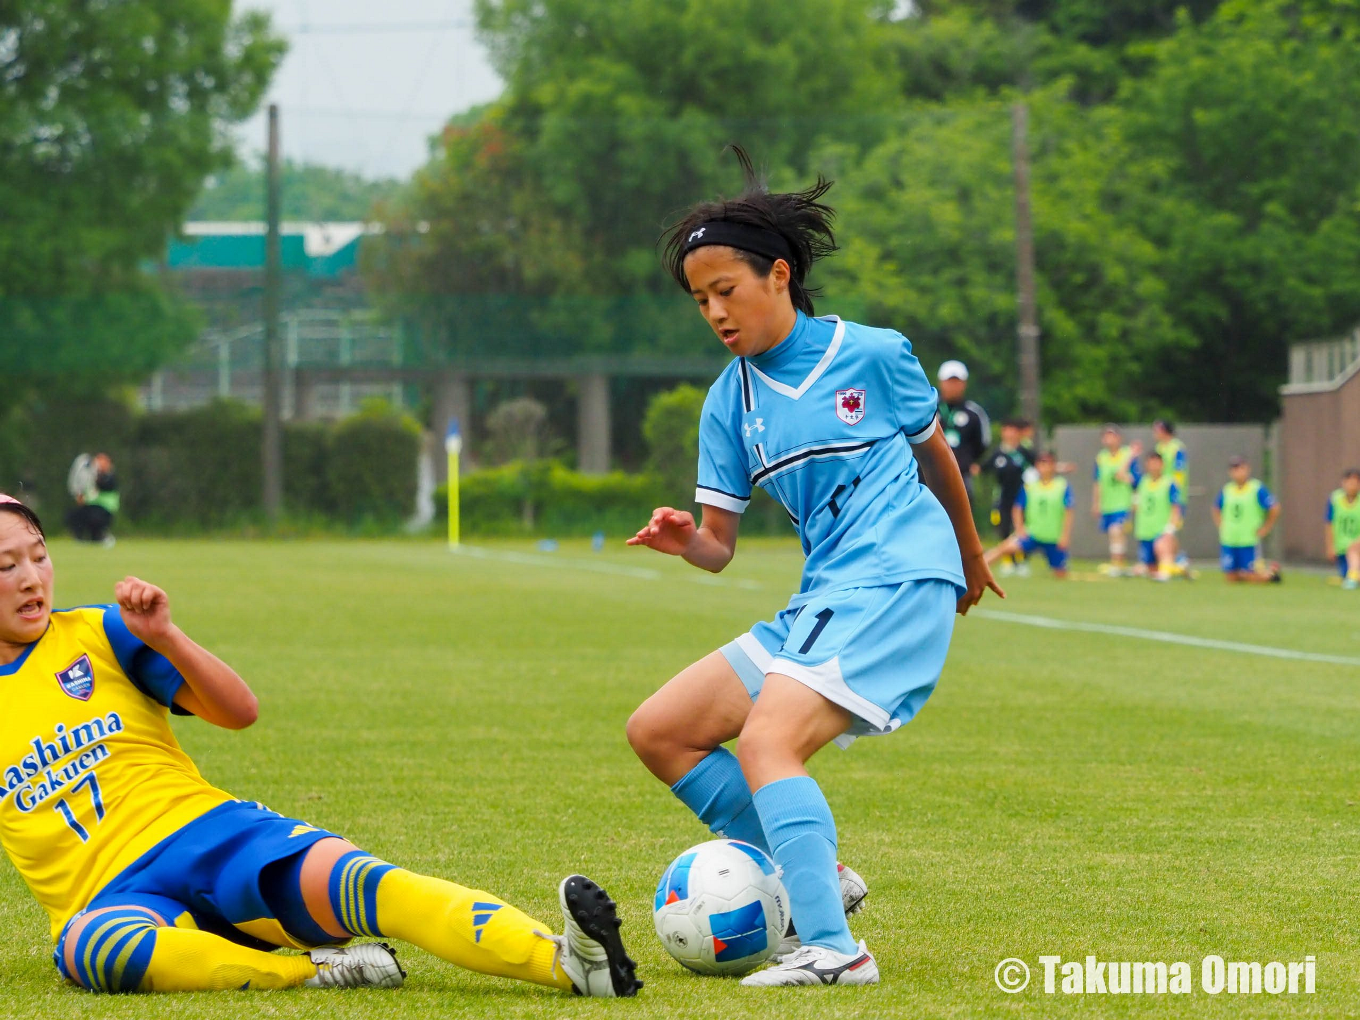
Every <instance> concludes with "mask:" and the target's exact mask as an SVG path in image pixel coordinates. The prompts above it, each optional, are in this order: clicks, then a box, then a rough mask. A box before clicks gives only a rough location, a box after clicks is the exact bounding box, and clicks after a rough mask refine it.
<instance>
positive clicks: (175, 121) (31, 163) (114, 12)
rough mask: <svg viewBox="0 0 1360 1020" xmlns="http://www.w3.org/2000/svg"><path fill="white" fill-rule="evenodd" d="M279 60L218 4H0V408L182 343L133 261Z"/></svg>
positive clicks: (163, 302)
mask: <svg viewBox="0 0 1360 1020" xmlns="http://www.w3.org/2000/svg"><path fill="white" fill-rule="evenodd" d="M283 51H284V44H283V42H282V41H281V40H280V39H278V38H277V37H275V36H274V35H273V34H272V33H271V31H270V28H269V21H268V18H267V17H266V16H265V15H263V14H260V13H246V14H243V15H241V16H239V17H236V18H233V17H232V10H231V3H230V2H229V0H179V2H177V3H174V4H165V3H161V2H157V0H125V2H122V3H118V4H90V3H85V2H79V0H13V2H10V3H7V4H4V5H2V6H0V208H3V209H5V210H7V213H8V215H7V217H6V221H5V229H4V230H2V231H0V376H3V377H4V378H5V383H6V384H5V386H3V387H0V401H4V400H15V399H17V398H19V397H21V396H22V394H23V392H24V389H25V388H26V387H27V386H31V385H33V384H37V383H47V384H49V385H51V384H60V385H63V386H67V387H70V386H73V385H81V384H84V385H88V386H91V387H94V386H104V385H107V384H109V383H111V382H117V381H119V380H133V379H137V378H139V377H141V376H143V375H144V374H145V373H146V372H147V371H149V370H150V369H151V368H153V367H155V365H157V364H158V363H160V362H161V361H162V360H163V359H164V358H165V357H167V356H168V355H169V354H170V353H171V352H172V351H173V350H174V349H176V348H177V347H178V346H179V345H181V344H183V343H184V342H185V341H186V340H187V339H188V338H189V337H190V336H191V335H192V334H191V322H192V319H191V318H190V317H189V315H188V314H187V313H186V312H185V310H184V309H183V307H182V306H180V305H179V304H178V303H177V302H176V301H174V300H173V299H172V298H170V297H168V296H167V295H166V294H165V292H163V291H162V290H161V288H160V287H159V286H158V285H157V284H156V282H155V280H154V279H153V278H151V277H149V276H148V275H147V274H145V272H144V271H143V270H142V268H141V265H142V263H143V262H144V261H145V260H148V259H153V258H155V257H157V256H158V255H159V254H160V252H161V251H162V250H163V248H164V244H165V238H166V236H167V235H168V234H169V233H170V232H171V231H172V230H173V229H174V228H175V226H176V225H177V224H178V223H179V221H180V219H181V217H182V215H183V213H184V210H185V209H187V208H188V206H189V204H190V202H191V201H192V200H193V197H194V195H195V194H196V193H197V192H198V189H199V187H200V185H201V184H202V181H203V179H204V177H205V176H206V175H208V174H209V173H211V172H212V171H214V170H217V169H219V168H221V167H222V166H225V165H226V164H227V163H228V161H229V159H230V145H229V137H228V134H227V130H226V128H227V126H228V125H229V124H230V123H231V122H232V121H236V120H239V119H241V118H243V117H245V116H247V115H248V114H249V113H250V112H251V111H252V110H253V109H254V108H255V106H256V105H257V104H258V102H259V98H260V96H261V95H262V94H263V91H264V89H265V87H266V85H267V83H268V81H269V78H270V76H271V75H272V73H273V71H274V69H275V67H276V66H277V64H278V62H279V60H280V58H281V56H282V54H283Z"/></svg>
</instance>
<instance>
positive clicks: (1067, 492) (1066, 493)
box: [1063, 485, 1072, 506]
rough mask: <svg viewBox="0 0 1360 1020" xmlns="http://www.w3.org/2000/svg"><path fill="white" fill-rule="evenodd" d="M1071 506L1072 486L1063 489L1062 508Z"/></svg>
mask: <svg viewBox="0 0 1360 1020" xmlns="http://www.w3.org/2000/svg"><path fill="white" fill-rule="evenodd" d="M1071 505H1072V486H1070V485H1068V486H1064V487H1063V506H1071Z"/></svg>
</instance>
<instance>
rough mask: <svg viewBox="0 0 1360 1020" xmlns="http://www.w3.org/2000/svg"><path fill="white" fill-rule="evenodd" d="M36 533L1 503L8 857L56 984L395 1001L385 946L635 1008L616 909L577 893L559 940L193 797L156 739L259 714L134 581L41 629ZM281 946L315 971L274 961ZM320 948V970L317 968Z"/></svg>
mask: <svg viewBox="0 0 1360 1020" xmlns="http://www.w3.org/2000/svg"><path fill="white" fill-rule="evenodd" d="M52 587H53V570H52V562H51V560H50V559H49V558H48V555H47V544H46V540H45V538H44V536H43V531H42V525H41V523H40V522H39V520H38V518H37V517H36V516H35V515H34V514H33V513H32V512H31V511H30V510H29V509H28V508H27V507H24V506H22V505H21V504H19V503H18V502H17V501H15V500H13V499H10V498H9V497H8V496H0V677H3V678H4V680H5V692H6V693H5V711H4V713H3V714H0V769H3V771H2V772H0V841H3V844H4V847H5V852H6V853H7V854H8V855H9V858H10V860H11V861H13V863H14V866H15V867H16V868H17V869H18V870H19V874H20V875H22V876H23V878H24V881H25V882H27V883H28V887H29V889H30V890H31V891H32V892H33V895H34V896H35V897H36V898H37V900H38V902H39V903H41V904H42V906H43V908H44V909H45V910H46V911H47V914H48V917H49V918H50V919H51V924H52V936H53V938H54V939H56V940H57V947H56V951H55V953H54V954H53V960H54V962H55V963H56V966H57V969H58V970H59V971H60V972H61V973H62V975H63V976H65V977H66V978H68V979H69V980H71V981H74V982H76V983H77V984H79V985H82V986H83V987H85V988H88V989H91V990H93V991H100V992H133V991H142V992H153V991H154V992H169V991H211V990H215V989H241V988H251V989H255V988H289V987H294V986H297V985H306V986H309V987H314V988H325V987H342V988H343V987H353V986H359V985H370V986H378V987H388V988H391V987H396V986H398V985H400V984H401V983H402V980H403V979H404V978H405V976H406V975H405V973H404V972H403V971H402V969H401V968H400V967H399V966H398V965H397V960H396V956H395V954H394V953H393V951H392V950H391V949H390V948H389V947H388V946H386V945H385V944H382V943H373V942H369V943H362V944H357V945H352V946H348V947H344V944H345V943H346V942H348V941H349V939H350V938H351V937H352V936H355V935H362V936H367V937H370V938H379V937H383V936H390V937H393V938H400V939H405V940H406V941H408V942H412V943H414V944H415V945H417V946H420V947H421V948H422V949H425V950H428V951H429V952H431V953H434V954H435V955H436V956H440V957H442V958H444V959H445V960H448V961H450V962H451V963H456V964H458V965H459V966H462V967H467V968H469V969H470V970H476V971H481V972H482V973H485V974H497V975H501V976H504V977H513V978H519V979H521V980H524V981H532V982H534V983H537V984H541V985H548V986H550V987H554V988H559V989H562V990H564V991H567V990H575V991H577V992H580V993H582V994H585V995H601V996H615V995H632V994H634V993H635V992H636V990H637V989H638V988H639V987H641V983H640V982H638V981H637V980H636V978H635V977H634V974H633V970H634V967H633V962H632V961H631V960H630V959H628V957H627V955H626V954H625V952H624V949H623V944H622V942H621V941H620V939H619V934H618V925H619V919H618V916H617V915H616V913H615V910H614V904H613V902H612V901H611V900H610V899H609V897H608V896H607V895H606V894H605V892H604V890H602V889H601V888H600V887H599V886H597V885H595V884H594V883H593V882H591V881H590V880H588V879H586V878H584V877H582V876H580V875H572V876H570V877H569V878H567V879H565V880H564V881H563V882H562V884H561V886H560V888H559V892H558V897H559V900H560V902H561V905H562V911H563V914H564V915H565V934H564V935H560V936H555V935H553V934H551V932H550V931H549V929H548V928H547V926H546V925H543V924H540V923H539V922H538V921H535V920H533V919H532V918H530V917H528V916H526V915H525V914H523V913H521V912H520V911H518V910H516V909H515V908H514V907H512V906H509V905H508V904H506V903H505V902H504V901H502V900H499V899H497V898H496V897H495V896H492V895H490V894H489V893H484V892H478V891H476V890H473V889H466V888H464V887H463V886H459V885H454V884H453V883H451V882H445V881H443V880H442V879H438V878H427V877H426V876H424V875H417V874H414V873H413V872H410V871H405V870H403V869H401V868H398V867H395V866H393V865H391V864H388V863H386V862H384V861H381V860H379V859H378V858H376V857H371V856H369V855H368V854H366V853H364V852H363V851H361V850H359V849H358V848H357V847H355V846H353V845H352V844H350V843H349V842H347V841H346V840H344V839H342V838H341V837H339V836H337V835H335V834H334V833H331V832H326V831H324V830H322V829H318V828H315V827H314V826H311V825H309V824H307V823H306V822H302V821H298V820H297V819H293V818H285V817H283V816H282V815H279V814H276V813H275V812H273V811H269V810H267V809H266V808H264V807H262V806H261V805H259V804H255V803H249V802H246V801H240V800H236V799H235V798H233V797H232V796H231V795H230V794H228V793H224V792H223V791H221V790H218V789H215V788H214V787H212V786H211V785H209V784H208V782H207V781H206V780H205V779H204V778H203V777H202V776H201V775H199V772H198V769H196V768H195V767H194V764H193V762H192V761H190V760H189V757H188V756H187V755H186V754H185V753H184V751H183V750H181V749H180V746H179V743H178V742H177V741H176V740H175V736H174V733H173V732H172V731H171V729H170V725H169V714H170V711H171V710H173V711H175V712H177V713H180V714H192V715H196V716H198V717H199V718H201V719H203V720H205V721H207V722H210V723H213V724H215V725H217V726H222V727H224V728H226V729H242V728H244V727H246V726H249V725H250V724H251V723H253V722H254V721H255V718H256V714H257V711H258V706H257V702H256V699H255V695H254V694H253V693H251V691H250V688H249V687H247V686H246V684H245V681H243V680H242V679H241V678H240V677H239V676H237V675H236V673H235V672H234V671H233V670H232V669H231V667H230V666H228V665H227V664H226V663H224V662H222V661H221V660H220V659H218V658H217V657H216V656H214V655H212V654H211V653H210V652H207V651H205V650H204V649H203V648H201V647H200V646H198V645H197V644H195V643H194V642H193V641H191V640H190V639H189V638H188V637H187V636H185V634H184V632H183V631H181V630H180V629H179V628H178V627H176V626H175V625H174V624H173V623H172V622H171V619H170V604H169V600H168V599H167V598H166V595H165V592H163V591H161V590H160V589H159V588H157V587H155V586H154V585H151V584H148V583H146V582H145V581H141V580H138V579H137V578H133V577H129V578H127V579H125V580H123V581H121V582H119V584H118V585H117V586H116V588H115V596H116V598H117V601H118V604H117V605H109V606H87V607H83V608H80V609H69V610H58V611H54V610H53V609H52V608H51V607H52ZM278 946H287V947H293V948H296V949H310V951H309V952H306V953H303V954H302V955H279V956H275V955H272V954H271V953H270V952H267V951H266V950H269V949H273V948H274V947H278ZM313 947H315V948H313Z"/></svg>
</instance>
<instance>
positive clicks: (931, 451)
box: [628, 150, 1001, 986]
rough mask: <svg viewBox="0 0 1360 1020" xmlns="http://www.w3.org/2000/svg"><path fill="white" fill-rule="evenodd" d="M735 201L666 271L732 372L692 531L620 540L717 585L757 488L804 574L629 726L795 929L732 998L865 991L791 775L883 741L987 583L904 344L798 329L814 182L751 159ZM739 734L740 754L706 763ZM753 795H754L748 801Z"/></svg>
mask: <svg viewBox="0 0 1360 1020" xmlns="http://www.w3.org/2000/svg"><path fill="white" fill-rule="evenodd" d="M737 155H738V158H739V159H740V161H741V163H742V167H743V169H744V170H745V171H746V177H747V187H746V190H745V191H744V193H743V194H742V195H741V197H739V198H737V199H734V200H731V201H724V202H708V203H703V204H701V205H699V206H697V207H695V208H694V209H693V210H692V211H691V212H690V214H689V215H688V216H687V217H686V218H685V219H684V220H683V221H682V222H681V223H679V224H677V225H676V226H675V227H674V228H672V230H671V231H670V235H669V240H668V244H667V247H666V261H667V264H668V268H669V269H670V271H671V273H672V275H673V276H674V277H675V279H676V281H677V282H678V283H680V285H681V286H682V287H684V288H685V290H687V291H689V292H690V293H691V294H692V295H693V297H694V299H695V301H697V302H698V305H699V311H700V312H701V313H702V314H703V316H704V318H705V319H706V320H707V322H708V324H709V325H710V326H711V327H712V328H713V330H714V332H716V333H717V334H718V337H719V339H721V340H722V342H723V344H724V345H726V347H727V348H728V350H730V351H731V352H732V353H733V354H735V355H736V358H735V359H734V360H733V361H732V362H731V364H729V365H728V366H727V368H726V369H725V370H724V371H723V373H722V375H721V376H719V378H718V380H717V382H715V383H714V384H713V386H712V388H711V389H710V390H709V392H708V398H707V400H706V401H705V403H704V409H703V416H702V419H701V422H700V426H699V447H700V450H699V489H698V492H697V494H696V496H695V499H696V502H698V503H700V504H702V505H703V521H702V524H701V525H698V526H696V524H695V521H694V517H693V516H692V515H691V514H689V513H688V512H685V511H682V510H676V509H673V508H671V507H661V508H659V509H657V510H656V511H655V512H654V513H653V515H652V518H651V520H650V521H649V522H648V523H647V525H646V526H645V527H644V528H642V530H640V531H639V532H638V533H637V535H636V536H635V537H634V538H632V539H629V544H630V545H645V546H649V547H651V548H653V549H656V550H658V551H660V552H664V553H669V554H672V555H678V556H683V557H684V558H685V559H686V560H687V561H689V562H690V563H692V564H694V565H695V566H697V567H701V568H703V569H705V570H709V571H713V572H715V573H716V572H718V571H720V570H722V569H723V568H724V567H725V566H727V564H728V563H729V562H730V561H731V559H732V556H733V553H734V551H735V549H736V543H737V527H738V523H739V522H740V520H741V514H742V512H743V511H744V510H745V509H746V507H747V506H748V504H749V502H750V498H751V490H752V486H754V485H759V486H761V487H762V488H764V489H765V491H766V492H768V493H769V494H770V495H771V496H773V497H774V498H775V499H776V500H778V501H779V502H780V503H781V504H783V506H784V509H785V510H786V511H787V512H788V515H789V518H790V519H791V520H792V521H793V524H794V527H795V528H796V529H797V531H798V536H799V538H800V539H801V540H802V545H803V552H804V554H805V555H806V557H807V559H806V564H805V566H804V568H803V577H802V584H801V586H800V588H799V591H798V594H796V595H794V596H793V598H792V599H791V600H790V601H789V604H788V606H787V608H785V609H783V610H781V611H780V612H779V613H778V614H777V615H776V616H775V618H774V619H773V620H771V621H768V622H765V623H758V624H756V625H755V626H754V627H753V628H752V629H751V630H750V632H749V633H746V634H743V635H742V636H741V637H739V638H737V639H736V640H735V641H733V642H731V643H730V644H728V645H725V646H724V647H723V648H721V649H720V650H718V651H716V652H713V653H711V654H709V655H708V656H706V657H705V658H703V659H701V660H699V661H698V662H696V663H694V664H693V665H691V666H690V667H689V668H687V669H685V670H684V671H683V672H681V673H680V674H679V675H678V676H676V677H675V678H674V679H672V680H671V681H670V682H669V683H667V684H666V685H665V686H664V687H662V688H661V690H659V691H658V692H657V693H656V694H654V695H652V697H651V698H649V699H648V700H647V701H646V702H645V703H644V704H643V705H642V706H641V707H640V708H638V710H637V711H636V712H635V713H634V714H633V716H632V718H631V719H630V720H629V722H628V739H629V742H630V743H631V744H632V746H633V749H634V750H635V751H636V752H637V754H638V756H639V757H640V758H641V759H642V761H643V763H644V764H645V765H646V766H647V767H648V768H649V769H650V770H651V771H652V773H653V774H654V775H656V776H657V778H659V779H661V780H662V781H663V782H665V783H666V784H667V785H668V786H669V787H670V788H671V790H672V792H674V793H675V795H676V796H677V797H678V798H679V799H680V800H681V801H682V802H683V803H684V804H685V805H686V806H687V807H689V808H690V809H691V810H692V811H694V813H695V814H696V815H698V816H699V818H700V820H701V821H703V822H704V823H705V824H707V825H708V826H709V828H710V829H711V830H712V831H714V832H715V833H723V834H725V835H726V836H727V837H729V838H732V839H740V840H745V841H746V842H749V843H753V844H755V845H756V846H759V847H761V848H762V849H764V850H766V851H768V852H769V853H771V854H772V856H773V857H774V859H775V861H776V863H777V864H778V865H779V866H780V867H781V868H782V869H783V877H784V884H785V886H786V888H787V889H788V892H789V901H790V907H791V912H792V917H793V922H794V925H795V926H796V938H795V937H794V933H790V937H789V938H786V939H785V943H784V944H783V945H782V946H781V947H780V955H779V956H778V957H777V962H776V963H775V964H774V965H773V966H771V967H769V968H767V969H765V970H762V971H758V972H756V973H754V974H751V975H749V976H748V977H746V978H745V979H744V981H743V984H747V985H755V986H772V985H831V984H872V983H875V982H877V981H878V965H877V963H876V962H875V960H874V958H873V956H872V955H871V954H870V953H869V952H868V949H867V948H866V947H865V945H864V943H863V942H858V943H857V942H856V941H855V940H854V938H853V937H852V936H851V934H850V928H849V925H848V924H847V921H846V911H847V910H849V909H851V908H852V907H853V906H855V905H857V903H858V900H860V899H862V898H863V895H864V893H865V891H867V890H866V888H865V887H864V886H863V885H858V887H857V888H856V889H852V890H849V891H848V892H847V893H846V894H845V895H844V896H843V893H842V883H841V881H840V875H841V874H842V873H840V872H838V865H837V860H836V824H835V821H834V820H833V818H832V815H831V809H830V808H829V807H828V805H827V801H826V798H825V797H824V796H823V794H822V791H821V789H820V787H819V786H818V785H817V783H816V781H815V780H813V779H812V778H811V777H810V776H809V775H808V773H807V769H806V767H805V763H806V762H807V760H808V759H809V758H811V757H812V755H813V754H815V753H816V752H817V751H818V750H820V749H821V748H822V747H824V746H825V745H826V744H828V743H830V742H832V741H835V742H836V743H838V744H840V745H841V746H846V745H848V743H849V742H850V741H851V740H853V739H854V738H855V737H858V736H865V735H877V734H886V733H891V732H893V731H894V730H896V729H897V728H898V727H899V726H901V725H902V724H903V723H905V722H907V721H908V720H910V719H911V718H912V717H913V716H914V715H915V714H916V713H917V712H918V711H919V710H920V708H921V706H922V705H923V704H924V703H925V701H926V699H927V698H928V697H929V696H930V693H931V691H933V690H934V688H935V683H936V681H937V680H938V678H939V676H940V671H941V669H942V667H943V666H944V660H945V655H946V653H947V652H948V649H949V639H950V636H951V633H952V631H953V626H954V615H955V613H956V612H957V613H966V612H967V611H968V609H969V608H970V607H971V606H973V605H975V604H976V603H977V602H978V600H979V599H981V597H982V595H983V592H984V591H985V589H987V588H989V587H990V588H991V589H993V590H994V591H996V592H997V594H998V595H1000V594H1001V591H1000V589H999V588H997V586H996V583H995V581H993V579H992V575H991V571H990V570H989V569H988V567H987V565H986V563H985V562H984V560H983V550H982V543H981V541H980V540H979V538H978V535H977V531H976V529H975V528H974V526H973V518H972V513H971V511H970V509H969V504H968V493H967V491H966V489H965V488H964V484H963V478H962V476H961V475H960V474H959V469H958V466H957V464H956V463H955V460H954V455H953V452H952V451H951V450H950V448H949V444H948V443H947V442H946V441H945V438H944V436H943V434H942V433H941V431H940V428H939V424H938V421H937V419H936V408H937V407H938V406H939V399H938V397H937V395H936V393H935V390H934V388H933V387H932V386H931V385H930V382H929V381H928V380H927V378H926V376H925V373H924V372H923V371H922V370H921V366H920V363H919V362H918V361H917V360H916V357H915V356H914V355H913V354H912V351H911V345H910V344H909V343H908V342H907V340H906V339H905V338H904V337H903V336H902V335H901V334H900V333H896V332H894V331H892V330H888V329H874V328H871V327H868V326H861V325H857V324H855V323H851V322H844V321H842V320H840V319H838V318H836V317H835V316H829V317H825V318H814V317H813V306H812V296H811V294H810V292H809V291H808V289H807V287H806V284H805V281H806V278H807V274H808V271H809V270H810V269H811V267H812V264H813V262H815V261H816V260H817V259H818V258H820V257H822V256H825V255H829V254H831V253H832V252H833V251H835V250H836V245H835V241H834V237H833V235H832V231H831V227H830V221H831V219H832V217H833V216H834V215H835V214H834V212H833V211H832V210H831V209H830V208H828V207H827V206H826V205H824V204H822V203H821V202H820V201H819V200H820V199H821V198H822V196H823V195H824V194H825V193H826V191H827V189H828V188H829V187H830V183H829V182H827V181H825V180H821V179H819V180H818V182H817V184H816V185H815V186H814V187H812V188H810V189H808V190H807V191H804V192H799V193H793V194H770V193H769V192H768V191H766V190H765V189H764V187H763V186H761V185H760V183H759V182H758V181H757V180H756V177H755V174H754V172H753V171H752V168H751V165H750V161H749V160H748V159H747V158H746V155H745V153H743V152H741V151H740V150H737ZM734 737H740V740H739V744H738V748H737V754H736V755H735V756H734V755H733V754H731V753H730V752H728V751H727V750H725V749H724V748H723V747H722V744H723V743H724V742H725V741H728V740H731V739H733V738H734ZM752 791H754V792H752Z"/></svg>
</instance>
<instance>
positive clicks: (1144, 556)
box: [1138, 538, 1157, 567]
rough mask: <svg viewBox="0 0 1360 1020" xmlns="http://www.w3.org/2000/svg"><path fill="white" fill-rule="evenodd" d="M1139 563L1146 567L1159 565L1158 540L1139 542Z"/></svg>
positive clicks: (1151, 539) (1142, 539) (1140, 540)
mask: <svg viewBox="0 0 1360 1020" xmlns="http://www.w3.org/2000/svg"><path fill="white" fill-rule="evenodd" d="M1138 561H1139V562H1140V563H1142V564H1143V566H1145V567H1155V566H1156V565H1157V540H1156V539H1155V538H1140V539H1139V540H1138Z"/></svg>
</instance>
